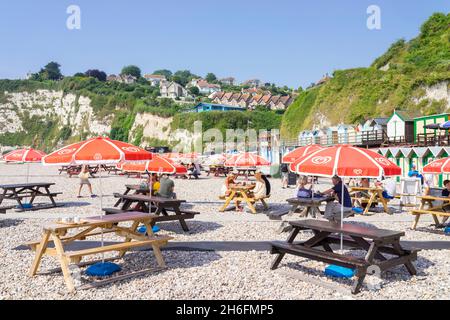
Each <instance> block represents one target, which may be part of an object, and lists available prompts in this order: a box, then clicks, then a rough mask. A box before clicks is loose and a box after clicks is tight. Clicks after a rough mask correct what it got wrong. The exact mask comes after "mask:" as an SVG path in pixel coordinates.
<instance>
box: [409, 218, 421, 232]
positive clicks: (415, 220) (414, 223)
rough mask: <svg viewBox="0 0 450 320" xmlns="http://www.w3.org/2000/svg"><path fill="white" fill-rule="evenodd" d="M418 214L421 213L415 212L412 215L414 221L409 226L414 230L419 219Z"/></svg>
mask: <svg viewBox="0 0 450 320" xmlns="http://www.w3.org/2000/svg"><path fill="white" fill-rule="evenodd" d="M420 216H421V214H416V216H415V217H414V221H413V224H412V226H411V229H413V230H416V228H417V224H418V223H419V220H420Z"/></svg>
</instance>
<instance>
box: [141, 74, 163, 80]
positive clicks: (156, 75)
mask: <svg viewBox="0 0 450 320" xmlns="http://www.w3.org/2000/svg"><path fill="white" fill-rule="evenodd" d="M144 78H145V79H161V80H165V79H166V77H165V76H163V75H160V74H145V75H144Z"/></svg>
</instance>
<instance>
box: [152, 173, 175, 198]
mask: <svg viewBox="0 0 450 320" xmlns="http://www.w3.org/2000/svg"><path fill="white" fill-rule="evenodd" d="M174 190H175V183H174V182H173V180H171V179H170V178H169V175H168V174H166V173H164V174H163V175H162V176H161V179H160V181H159V190H158V192H157V193H156V195H157V196H160V197H163V198H168V199H176V198H177V195H176V194H175V192H174Z"/></svg>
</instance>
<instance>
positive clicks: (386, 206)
mask: <svg viewBox="0 0 450 320" xmlns="http://www.w3.org/2000/svg"><path fill="white" fill-rule="evenodd" d="M377 195H378V198H380V201H381V204H382V205H383V209H384V212H385V213H389V208H388V205H387V201H386V199H385V198H384V197H383V192H382V191H381V190H378V191H377Z"/></svg>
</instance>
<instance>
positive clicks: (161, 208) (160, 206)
mask: <svg viewBox="0 0 450 320" xmlns="http://www.w3.org/2000/svg"><path fill="white" fill-rule="evenodd" d="M114 197H115V198H118V199H120V200H121V201H120V202H119V204H120V203H122V205H121V207H120V210H121V212H124V211H139V212H147V213H149V212H152V213H154V214H155V215H156V217H155V218H154V219H153V220H152V226H153V225H154V224H155V223H156V222H164V221H175V220H179V221H180V225H181V227H182V228H183V231H186V232H187V231H189V228H188V226H187V224H186V221H185V220H186V219H193V218H195V215H197V214H199V212H195V211H189V210H183V209H181V208H180V206H181V204H182V203H185V202H186V200H178V199H168V198H163V197H158V196H149V195H143V194H120V193H114ZM133 205H134V206H133ZM116 207H118V205H117V206H116ZM104 211H105V212H106V213H107V214H115V213H116V212H117V209H116V208H112V209H104ZM169 212H171V213H173V214H169Z"/></svg>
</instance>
